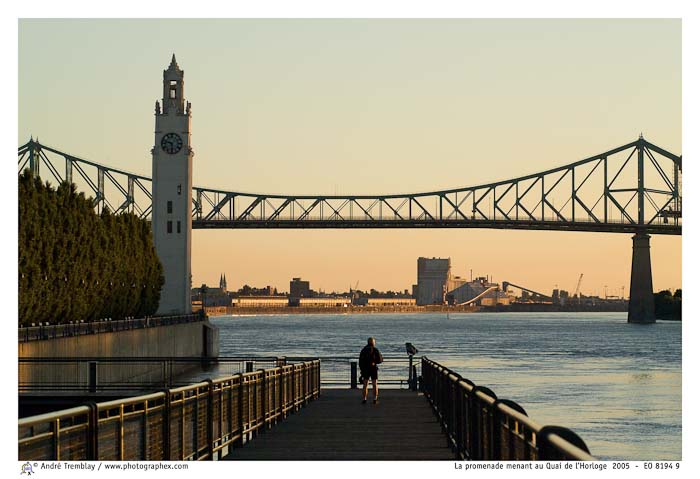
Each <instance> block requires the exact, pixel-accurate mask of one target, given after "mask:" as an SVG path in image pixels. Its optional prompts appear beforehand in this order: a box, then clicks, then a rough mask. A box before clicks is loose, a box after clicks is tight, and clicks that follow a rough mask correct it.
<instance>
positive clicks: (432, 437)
mask: <svg viewBox="0 0 700 479" xmlns="http://www.w3.org/2000/svg"><path fill="white" fill-rule="evenodd" d="M371 396H372V395H371V393H370V399H369V400H368V401H367V404H364V405H363V404H362V403H361V395H360V392H359V391H358V390H349V389H344V390H341V389H324V390H323V391H322V393H321V397H320V398H319V399H318V400H316V401H313V402H312V403H310V404H309V405H307V406H306V407H305V408H304V409H302V410H301V411H299V412H297V413H296V414H294V415H291V416H289V417H287V419H286V420H284V421H282V422H280V423H278V424H277V425H275V426H274V427H273V428H272V429H270V430H268V431H265V432H264V433H263V434H259V435H258V436H257V437H256V438H255V439H254V440H253V441H251V442H250V443H248V444H246V445H245V446H243V447H242V448H240V449H235V450H234V451H232V452H231V453H230V454H229V455H228V456H226V457H225V458H224V460H258V461H265V460H453V459H454V454H453V453H452V451H451V449H450V448H449V447H447V436H445V434H444V433H443V432H442V430H441V428H440V425H439V424H438V422H437V420H436V418H435V416H434V415H433V412H432V410H431V408H430V406H429V404H428V402H427V401H426V399H425V398H424V397H423V395H422V394H419V393H415V392H411V391H405V390H388V389H385V390H381V391H380V394H379V397H380V402H379V404H377V405H373V404H372V400H371Z"/></svg>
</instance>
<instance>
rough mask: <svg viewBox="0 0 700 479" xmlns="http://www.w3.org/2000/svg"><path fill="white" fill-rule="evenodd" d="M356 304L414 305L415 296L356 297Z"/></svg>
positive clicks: (354, 302) (354, 301)
mask: <svg viewBox="0 0 700 479" xmlns="http://www.w3.org/2000/svg"><path fill="white" fill-rule="evenodd" d="M352 304H353V305H354V306H414V305H415V304H416V300H415V299H414V298H367V297H362V298H355V299H353V300H352Z"/></svg>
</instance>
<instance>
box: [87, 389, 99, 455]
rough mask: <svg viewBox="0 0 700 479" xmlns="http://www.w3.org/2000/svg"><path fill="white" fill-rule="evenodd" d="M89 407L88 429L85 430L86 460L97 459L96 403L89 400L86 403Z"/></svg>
mask: <svg viewBox="0 0 700 479" xmlns="http://www.w3.org/2000/svg"><path fill="white" fill-rule="evenodd" d="M87 406H88V407H89V408H90V411H89V412H88V430H87V460H88V461H97V460H98V459H99V458H98V457H97V456H98V449H97V438H98V437H99V436H98V429H97V426H98V420H99V414H98V413H97V403H95V402H94V401H90V402H88V403H87Z"/></svg>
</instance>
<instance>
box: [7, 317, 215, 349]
mask: <svg viewBox="0 0 700 479" xmlns="http://www.w3.org/2000/svg"><path fill="white" fill-rule="evenodd" d="M204 320H206V316H204V315H202V314H199V313H194V314H183V315H177V316H149V317H145V318H129V319H117V320H114V321H113V320H111V319H102V320H98V321H88V322H86V323H85V322H77V321H76V322H70V323H58V324H45V325H42V324H39V325H38V326H26V325H19V327H18V328H17V340H18V342H20V343H27V342H30V341H41V340H44V339H55V338H65V337H71V336H84V335H88V334H101V333H113V332H117V331H129V330H132V329H144V328H153V327H158V326H169V325H173V324H184V323H194V322H200V321H204Z"/></svg>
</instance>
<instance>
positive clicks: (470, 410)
mask: <svg viewBox="0 0 700 479" xmlns="http://www.w3.org/2000/svg"><path fill="white" fill-rule="evenodd" d="M421 373H422V388H423V392H424V394H425V396H426V397H427V398H428V401H429V402H430V404H431V405H432V407H433V410H434V411H435V413H436V415H437V416H438V418H439V420H440V423H441V425H442V427H443V429H444V431H445V433H446V434H447V436H448V442H449V443H450V446H451V447H452V448H453V450H454V451H455V454H456V455H457V457H459V458H461V459H472V460H490V461H517V460H530V461H533V460H554V461H556V460H576V461H594V460H595V458H594V457H593V456H591V455H590V452H589V450H588V447H587V446H586V443H585V442H584V441H583V439H581V438H580V437H579V436H578V435H576V433H574V432H573V431H571V430H569V429H566V428H564V427H559V426H540V425H539V424H538V423H536V422H535V421H533V420H532V419H530V418H529V417H528V416H527V413H526V412H525V409H523V408H522V407H521V406H520V405H518V404H517V403H515V402H513V401H510V400H507V399H498V397H497V396H496V394H495V393H494V392H493V391H491V390H490V389H488V388H486V387H484V386H477V385H476V384H474V383H473V382H471V381H470V380H468V379H465V378H463V377H462V376H460V375H459V374H457V373H456V372H454V371H451V370H450V369H448V368H446V367H444V366H441V365H440V364H438V363H436V362H435V361H431V360H430V359H428V358H426V357H423V358H422V361H421Z"/></svg>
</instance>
